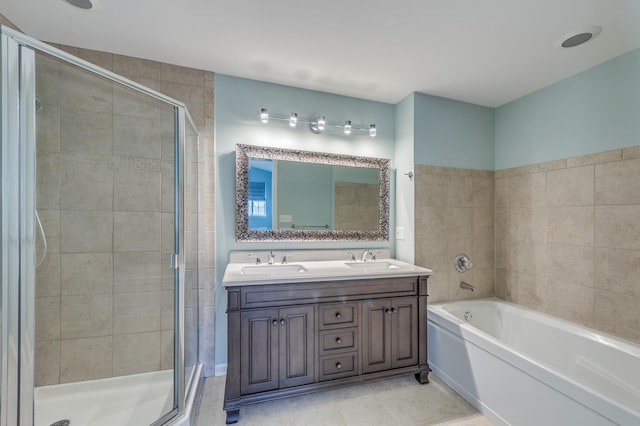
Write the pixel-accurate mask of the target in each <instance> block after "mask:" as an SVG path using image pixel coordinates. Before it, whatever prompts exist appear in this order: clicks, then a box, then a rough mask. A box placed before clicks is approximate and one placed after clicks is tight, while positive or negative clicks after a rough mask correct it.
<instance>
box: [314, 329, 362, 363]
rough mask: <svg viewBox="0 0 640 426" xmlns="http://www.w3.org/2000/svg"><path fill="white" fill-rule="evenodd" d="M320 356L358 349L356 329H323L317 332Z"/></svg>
mask: <svg viewBox="0 0 640 426" xmlns="http://www.w3.org/2000/svg"><path fill="white" fill-rule="evenodd" d="M318 334H319V336H320V344H319V345H318V347H319V348H320V356H323V355H329V354H332V353H337V352H345V351H357V350H358V329H357V328H355V327H352V328H340V329H336V330H323V331H320V332H319V333H318Z"/></svg>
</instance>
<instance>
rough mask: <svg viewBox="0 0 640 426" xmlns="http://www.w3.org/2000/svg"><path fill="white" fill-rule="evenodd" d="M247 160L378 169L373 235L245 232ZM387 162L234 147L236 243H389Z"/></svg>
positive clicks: (322, 154)
mask: <svg viewBox="0 0 640 426" xmlns="http://www.w3.org/2000/svg"><path fill="white" fill-rule="evenodd" d="M249 158H265V159H272V160H286V161H296V162H302V163H315V164H327V165H339V166H350V167H366V168H375V169H378V171H379V173H380V179H379V183H380V196H379V203H378V229H377V230H376V231H350V230H307V229H275V230H271V229H270V230H251V229H249V209H248V204H249V201H248V200H249V196H248V193H249ZM389 179H390V167H389V160H387V159H382V158H369V157H356V156H351V155H340V154H328V153H323V152H311V151H298V150H290V149H282V148H269V147H263V146H253V145H241V144H238V145H236V240H237V241H240V242H252V241H262V242H270V241H388V240H389V197H390V191H389V185H390V184H389Z"/></svg>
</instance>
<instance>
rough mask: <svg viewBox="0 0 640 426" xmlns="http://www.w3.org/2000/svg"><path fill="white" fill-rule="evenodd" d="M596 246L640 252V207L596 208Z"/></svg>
mask: <svg viewBox="0 0 640 426" xmlns="http://www.w3.org/2000/svg"><path fill="white" fill-rule="evenodd" d="M595 210H596V217H595V245H596V246H598V247H610V248H621V249H632V250H640V205H627V206H596V209H595Z"/></svg>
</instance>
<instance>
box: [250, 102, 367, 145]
mask: <svg viewBox="0 0 640 426" xmlns="http://www.w3.org/2000/svg"><path fill="white" fill-rule="evenodd" d="M269 120H279V121H286V122H288V123H289V126H291V127H296V126H297V124H298V123H304V124H308V125H309V129H311V131H312V132H313V133H316V134H319V133H322V132H324V131H325V130H327V129H328V128H334V129H341V130H342V131H343V133H344V134H345V135H350V134H351V133H352V132H354V131H360V132H366V133H368V134H369V136H371V137H372V138H375V137H376V135H377V133H378V132H377V130H376V125H375V124H370V125H369V127H359V126H354V125H352V124H351V120H345V122H344V124H335V123H329V122H327V119H326V117H325V116H324V115H322V116H320V117H318V118H314V119H311V120H307V119H304V118H299V117H298V113H296V112H292V113H291V115H290V116H288V117H286V116H279V115H272V114H269V111H268V110H267V108H260V122H262V123H264V124H267V123H269Z"/></svg>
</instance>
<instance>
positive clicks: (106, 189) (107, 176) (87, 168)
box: [60, 163, 113, 210]
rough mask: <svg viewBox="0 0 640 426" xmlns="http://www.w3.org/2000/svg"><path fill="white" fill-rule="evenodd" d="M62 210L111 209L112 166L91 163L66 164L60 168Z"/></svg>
mask: <svg viewBox="0 0 640 426" xmlns="http://www.w3.org/2000/svg"><path fill="white" fill-rule="evenodd" d="M60 205H61V208H62V209H63V210H111V209H113V168H112V167H111V166H110V165H109V166H107V165H105V166H104V167H100V166H96V164H92V163H73V164H67V165H65V167H63V168H61V170H60Z"/></svg>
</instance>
